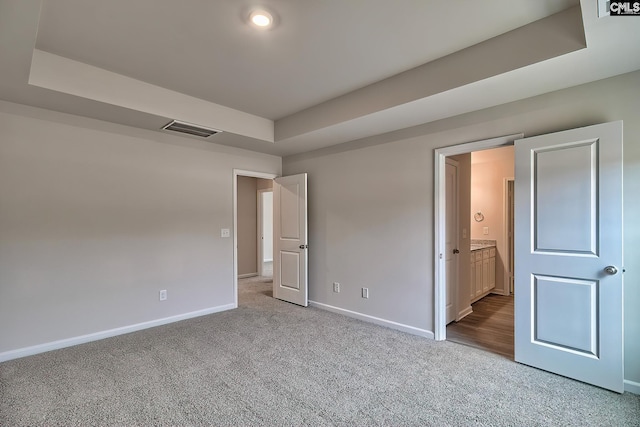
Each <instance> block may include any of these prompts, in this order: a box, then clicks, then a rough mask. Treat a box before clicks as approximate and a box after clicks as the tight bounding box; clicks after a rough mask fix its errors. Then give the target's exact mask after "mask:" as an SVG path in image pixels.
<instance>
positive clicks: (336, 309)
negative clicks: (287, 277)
mask: <svg viewBox="0 0 640 427" xmlns="http://www.w3.org/2000/svg"><path fill="white" fill-rule="evenodd" d="M309 306H311V307H315V308H319V309H322V310H327V311H330V312H332V313H338V314H342V315H344V316H347V317H351V318H354V319H358V320H362V321H365V322H369V323H375V324H376V325H380V326H386V327H387V328H391V329H395V330H397V331H402V332H406V333H408V334H412V335H418V336H421V337H424V338H430V339H433V332H431V331H428V330H426V329H420V328H416V327H414V326H409V325H405V324H402V323H398V322H393V321H391V320H385V319H381V318H379V317H374V316H369V315H368V314H362V313H358V312H357V311H351V310H345V309H344V308H339V307H334V306H332V305H328V304H323V303H320V302H316V301H311V300H309Z"/></svg>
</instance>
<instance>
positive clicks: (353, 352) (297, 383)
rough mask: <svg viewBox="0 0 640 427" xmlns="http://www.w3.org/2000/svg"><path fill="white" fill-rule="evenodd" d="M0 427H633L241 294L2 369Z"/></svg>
mask: <svg viewBox="0 0 640 427" xmlns="http://www.w3.org/2000/svg"><path fill="white" fill-rule="evenodd" d="M0 397H1V400H0V425H2V426H22V425H31V426H36V425H46V426H54V425H60V426H75V425H77V426H86V425H156V426H160V425H181V426H187V425H201V426H204V425H229V426H231V425H274V426H287V425H292V426H297V425H337V426H356V425H357V426H363V425H392V426H405V425H406V426H411V425H420V426H429V425H434V426H471V425H472V426H569V425H575V426H638V425H640V396H636V395H632V394H628V393H627V394H624V395H617V394H615V393H611V392H608V391H605V390H601V389H598V388H595V387H592V386H589V385H586V384H582V383H579V382H576V381H572V380H569V379H566V378H563V377H560V376H556V375H552V374H549V373H546V372H542V371H539V370H536V369H532V368H529V367H526V366H522V365H519V364H516V363H514V362H511V361H509V360H506V359H505V358H503V357H499V356H496V355H492V354H490V353H486V352H484V351H482V350H478V349H474V348H470V347H465V346H462V345H458V344H454V343H449V342H435V341H432V340H428V339H424V338H420V337H416V336H412V335H408V334H404V333H401V332H397V331H394V330H390V329H386V328H383V327H379V326H376V325H372V324H368V323H363V322H360V321H357V320H353V319H350V318H347V317H343V316H340V315H337V314H333V313H329V312H326V311H322V310H318V309H314V308H302V307H297V306H294V305H291V304H288V303H284V302H281V301H277V300H274V299H273V298H271V283H270V281H269V280H268V279H264V278H259V277H258V278H253V279H248V280H245V281H243V283H242V285H241V287H240V307H239V308H238V309H237V310H232V311H228V312H224V313H217V314H213V315H209V316H204V317H200V318H197V319H191V320H186V321H183V322H178V323H174V324H171V325H166V326H161V327H157V328H153V329H148V330H145V331H140V332H136V333H132V334H128V335H123V336H119V337H115V338H109V339H105V340H102V341H98V342H93V343H89V344H83V345H80V346H76V347H73V348H68V349H63V350H58V351H53V352H49V353H46V354H41V355H36V356H32V357H27V358H23V359H18V360H13V361H9V362H5V363H2V364H0Z"/></svg>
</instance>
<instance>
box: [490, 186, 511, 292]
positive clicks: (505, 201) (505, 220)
mask: <svg viewBox="0 0 640 427" xmlns="http://www.w3.org/2000/svg"><path fill="white" fill-rule="evenodd" d="M509 181H513V183H514V189H515V181H516V179H515V177H505V178H503V181H502V208H503V211H502V225H503V226H504V227H503V229H502V237H503V239H502V250H503V251H502V252H501V253H502V254H504V255H503V256H502V260H503V263H502V264H503V267H502V271H503V272H502V276H503V277H502V279H503V282H504V283H503V286H502V292H495V293H497V294H499V295H505V296H509V295H511V281H510V280H509V273H510V272H509V208H510V206H509ZM514 215H515V213H514ZM514 233H515V230H514ZM514 238H515V236H513V237H512V239H513V240H515V239H514ZM514 253H515V251H514ZM496 255H497V254H496ZM511 273H512V272H511Z"/></svg>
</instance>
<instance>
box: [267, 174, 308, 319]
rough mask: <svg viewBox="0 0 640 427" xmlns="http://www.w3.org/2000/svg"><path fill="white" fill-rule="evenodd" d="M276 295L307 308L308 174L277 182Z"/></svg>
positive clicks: (275, 218)
mask: <svg viewBox="0 0 640 427" xmlns="http://www.w3.org/2000/svg"><path fill="white" fill-rule="evenodd" d="M273 245H274V259H273V296H274V297H275V298H278V299H281V300H284V301H288V302H292V303H294V304H298V305H302V306H305V307H306V306H307V304H308V289H307V269H308V266H307V264H308V257H307V248H308V242H307V174H306V173H305V174H300V175H292V176H285V177H281V178H276V179H275V180H274V183H273Z"/></svg>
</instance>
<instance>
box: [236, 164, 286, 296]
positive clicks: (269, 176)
mask: <svg viewBox="0 0 640 427" xmlns="http://www.w3.org/2000/svg"><path fill="white" fill-rule="evenodd" d="M238 176H250V177H253V178H262V179H275V178H276V177H277V176H278V175H276V174H274V173H265V172H256V171H248V170H242V169H234V170H233V183H232V188H233V189H232V191H233V225H232V229H231V232H232V233H233V301H234V304H235V306H236V307H237V306H238V233H236V230H237V228H238Z"/></svg>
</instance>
